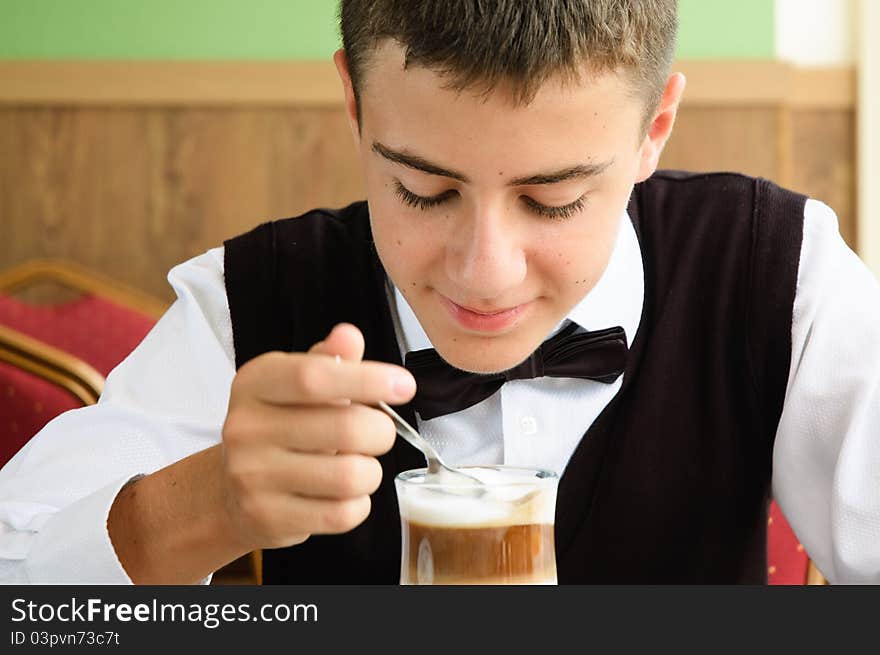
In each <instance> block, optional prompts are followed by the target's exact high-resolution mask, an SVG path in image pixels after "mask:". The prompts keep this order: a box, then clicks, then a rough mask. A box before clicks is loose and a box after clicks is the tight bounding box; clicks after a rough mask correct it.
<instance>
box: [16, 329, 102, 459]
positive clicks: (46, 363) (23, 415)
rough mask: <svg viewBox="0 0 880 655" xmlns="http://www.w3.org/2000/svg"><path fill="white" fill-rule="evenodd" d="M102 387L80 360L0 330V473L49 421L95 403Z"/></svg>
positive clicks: (34, 341)
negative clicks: (0, 437)
mask: <svg viewBox="0 0 880 655" xmlns="http://www.w3.org/2000/svg"><path fill="white" fill-rule="evenodd" d="M103 386H104V378H103V377H102V376H101V374H100V373H98V372H97V371H96V370H95V369H94V368H92V367H91V366H89V365H88V364H86V363H85V362H83V361H82V360H80V359H78V358H76V357H73V356H71V355H69V354H67V353H65V352H62V351H60V350H58V349H57V348H53V347H51V346H49V345H47V344H45V343H42V342H40V341H37V340H36V339H32V338H30V337H28V336H27V335H25V334H22V333H20V332H18V331H16V330H12V329H10V328H8V327H5V326H2V325H0V434H2V435H3V438H2V439H0V467H2V466H3V465H5V464H6V462H8V461H9V460H10V459H12V457H13V455H15V453H17V452H18V451H19V450H20V449H21V448H22V446H24V445H25V444H26V443H27V441H28V439H30V438H31V437H32V436H33V435H34V434H35V433H37V432H38V431H39V430H41V429H42V428H43V426H44V425H45V424H46V423H48V422H49V421H50V420H52V419H53V418H54V417H55V416H57V415H58V414H60V413H62V412H65V411H67V410H69V409H74V408H76V407H82V406H84V405H91V404H93V403H95V402H97V400H98V396H100V394H101V389H102V388H103Z"/></svg>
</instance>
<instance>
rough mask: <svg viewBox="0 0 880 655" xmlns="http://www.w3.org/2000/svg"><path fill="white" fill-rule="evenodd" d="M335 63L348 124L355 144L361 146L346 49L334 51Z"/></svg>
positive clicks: (355, 101) (355, 102)
mask: <svg viewBox="0 0 880 655" xmlns="http://www.w3.org/2000/svg"><path fill="white" fill-rule="evenodd" d="M333 63H334V64H336V70H337V72H338V73H339V79H340V81H341V82H342V91H343V92H344V93H345V114H346V116H347V117H348V125H349V127H350V128H351V134H352V136H353V137H354V141H355V145H358V146H359V145H360V142H361V131H360V125H359V124H358V110H357V100H356V99H355V95H354V86H352V83H351V74H350V73H349V71H348V57H346V56H345V50H342V49H341V48H340V49H339V50H337V51H336V52H335V53H333Z"/></svg>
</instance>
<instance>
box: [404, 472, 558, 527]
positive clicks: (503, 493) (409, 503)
mask: <svg viewBox="0 0 880 655" xmlns="http://www.w3.org/2000/svg"><path fill="white" fill-rule="evenodd" d="M466 472H467V473H468V475H472V476H473V477H475V478H477V479H478V480H480V481H481V482H483V483H484V484H485V485H486V487H485V491H486V493H485V494H483V495H482V496H479V497H475V496H472V495H470V494H468V493H466V492H465V493H455V491H454V490H453V491H447V490H443V489H437V488H435V487H433V486H432V485H431V484H430V483H429V484H423V483H422V480H421V479H420V478H419V479H415V480H412V481H411V482H409V483H407V484H406V486H405V491H404V492H403V493H401V494H400V495H401V497H400V499H399V503H400V513H401V515H402V516H403V518H405V519H406V520H407V521H412V522H416V523H422V524H424V525H433V526H438V527H497V526H504V525H527V524H531V523H545V524H552V523H553V519H554V516H555V513H556V482H557V481H556V479H553V478H550V479H538V478H535V476H534V472H532V471H528V470H517V469H504V470H502V469H497V468H496V469H490V468H476V467H475V468H471V467H468V468H467V469H466ZM536 492H537V493H536Z"/></svg>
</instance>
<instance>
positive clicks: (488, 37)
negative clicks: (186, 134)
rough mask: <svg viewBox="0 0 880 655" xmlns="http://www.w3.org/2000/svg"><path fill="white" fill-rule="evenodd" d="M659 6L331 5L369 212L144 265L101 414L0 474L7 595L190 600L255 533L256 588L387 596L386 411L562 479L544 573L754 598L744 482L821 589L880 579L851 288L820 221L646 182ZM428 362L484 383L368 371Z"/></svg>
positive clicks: (667, 80) (389, 439) (866, 299)
mask: <svg viewBox="0 0 880 655" xmlns="http://www.w3.org/2000/svg"><path fill="white" fill-rule="evenodd" d="M675 12H676V7H675V2H674V1H673V0H649V1H643V2H635V1H633V2H619V1H617V0H615V1H612V0H580V1H575V2H572V1H563V0H535V1H533V2H521V1H519V0H497V1H495V2H479V1H476V0H471V1H463V0H462V1H456V2H453V1H449V2H432V3H424V2H404V1H394V0H373V1H363V0H343V2H342V3H341V23H342V32H343V46H344V47H343V50H342V51H340V52H338V53H337V54H336V55H335V61H336V64H337V68H338V70H339V74H340V77H341V80H342V83H343V87H344V89H345V98H346V100H345V104H346V110H347V114H348V118H349V122H350V124H351V130H352V134H353V137H354V141H355V145H356V147H357V149H358V152H359V156H360V159H361V162H362V165H363V173H364V178H365V181H366V188H367V197H368V203H369V204H368V205H367V204H364V203H358V204H355V205H352V206H351V207H348V208H345V209H342V210H338V211H333V212H331V211H325V210H318V211H314V212H310V213H308V214H306V215H305V216H303V217H300V218H298V219H296V220H292V221H291V220H288V221H280V222H277V223H273V224H268V225H264V226H261V227H259V228H257V229H256V230H254V231H253V232H251V233H249V234H246V235H242V236H241V237H238V238H236V239H233V240H230V241H228V242H227V243H226V244H225V247H224V248H222V249H216V250H213V251H210V252H208V253H207V254H205V255H203V256H201V257H197V258H195V259H194V260H192V261H190V262H187V263H186V264H183V265H181V266H180V267H178V268H176V269H175V270H174V271H172V273H171V275H170V280H171V282H172V284H173V285H174V287H175V289H176V291H177V293H178V296H179V300H178V302H177V303H175V305H174V306H173V307H172V308H171V309H170V310H169V312H168V313H167V315H166V316H165V317H164V318H163V319H162V320H161V321H160V323H159V324H158V325H157V327H156V328H155V330H154V331H153V332H152V333H151V334H150V335H149V336H148V337H147V338H146V339H145V341H144V342H143V344H142V345H141V346H140V347H139V348H138V349H137V350H136V351H135V353H133V354H132V356H131V357H130V358H129V359H128V360H126V362H124V363H123V364H122V365H121V366H120V367H119V368H118V369H117V370H116V371H114V373H113V374H111V376H110V377H109V378H108V381H107V389H106V392H105V394H104V396H103V398H102V401H101V403H100V404H99V405H97V406H96V407H93V408H88V409H85V410H81V411H78V412H73V413H70V414H67V415H64V416H62V417H61V418H59V419H58V420H56V421H54V422H53V423H52V424H50V425H49V426H47V427H46V428H45V430H44V431H43V432H42V433H41V434H40V435H39V436H38V437H36V438H35V439H34V440H33V441H32V442H31V443H30V444H29V445H28V446H27V447H26V448H25V449H24V450H23V451H22V452H21V453H19V455H18V456H17V457H16V458H15V459H14V460H13V461H12V462H11V463H10V464H9V465H8V466H7V467H6V468H5V469H4V471H3V472H2V478H0V501H2V504H0V520H2V522H3V525H4V534H3V535H2V537H0V539H2V542H0V543H2V553H3V557H4V558H5V561H4V562H3V567H4V568H3V571H4V575H5V576H6V577H7V579H10V580H20V581H32V582H68V581H81V582H113V581H120V582H126V581H129V580H131V581H133V582H136V583H191V582H197V581H199V580H203V579H205V578H207V577H208V576H209V575H210V574H211V572H212V571H214V570H216V569H217V568H218V567H219V566H221V565H223V564H224V563H226V562H229V561H231V560H233V559H234V558H236V557H238V556H240V555H242V554H244V553H246V552H248V551H250V550H252V549H255V548H263V549H269V550H266V552H265V554H264V558H265V559H264V567H265V568H264V577H265V580H266V581H267V582H289V583H298V584H305V583H328V582H330V583H332V582H344V583H355V582H369V583H396V582H397V581H398V574H399V559H398V558H399V523H398V517H397V508H396V500H395V497H394V492H393V485H392V480H393V477H394V475H395V474H396V473H398V472H399V471H401V470H405V469H408V468H415V467H418V466H421V465H422V464H423V460H422V458H421V455H420V454H419V453H417V452H416V451H415V450H413V449H412V448H411V447H410V446H408V445H407V444H405V443H402V442H395V436H394V430H393V427H392V425H391V423H390V421H389V420H388V418H387V417H386V416H384V415H383V414H382V413H381V412H379V411H378V410H376V409H375V408H374V406H375V404H376V403H377V402H378V401H380V400H384V401H386V402H388V403H391V404H397V405H404V407H403V408H402V411H403V412H404V416H405V417H406V418H408V419H410V420H411V421H415V420H416V419H417V418H418V427H419V428H420V430H421V431H422V432H423V434H425V436H426V437H427V438H428V439H430V440H432V442H433V443H434V444H435V445H436V446H437V448H438V449H439V450H440V452H441V454H442V455H443V456H444V458H445V459H446V460H447V461H449V462H451V463H453V464H458V465H461V464H489V463H501V462H503V463H507V464H519V465H528V466H541V467H546V468H551V469H554V470H556V471H557V472H559V473H561V474H563V475H562V479H561V482H560V488H559V500H558V507H557V532H556V536H557V540H556V541H557V544H556V545H557V566H558V573H559V580H560V582H563V583H565V582H641V583H655V582H661V583H662V582H710V583H731V582H746V583H748V582H751V583H754V582H761V581H764V580H765V579H766V577H765V576H766V562H765V556H764V552H765V547H766V544H765V531H766V504H767V498H768V494H769V493H770V486H771V481H772V487H773V493H774V495H775V497H776V498H777V499H778V501H779V503H780V505H781V506H782V508H783V509H784V511H785V512H786V513H787V515H788V516H789V518H790V520H791V523H792V525H793V527H794V529H795V530H796V531H797V533H798V535H799V537H800V538H801V540H802V542H803V543H804V544H805V546H806V548H807V551H808V552H809V553H810V554H811V556H812V557H813V558H814V559H815V560H816V561H817V563H818V565H819V567H820V569H821V570H822V571H823V572H824V573H825V575H826V576H828V577H829V578H830V579H831V580H832V581H841V582H846V581H873V582H878V581H880V548H878V543H880V484H878V473H877V472H878V470H880V444H878V436H877V435H878V434H880V366H878V364H880V338H878V336H877V335H878V328H880V310H878V307H880V303H878V302H877V301H878V300H880V290H878V286H877V284H876V282H875V281H874V280H873V279H872V278H871V276H870V275H869V274H868V273H867V271H866V270H865V269H864V267H862V266H861V265H860V263H859V262H858V260H857V259H856V258H855V257H854V256H853V255H852V253H851V252H850V251H849V250H848V249H847V248H846V247H845V246H844V245H843V243H842V241H841V240H840V238H839V236H838V235H837V233H836V219H835V218H834V215H833V213H832V212H831V211H830V210H829V209H828V208H827V207H825V206H823V205H821V204H820V203H817V202H815V201H808V200H806V199H805V198H803V197H801V196H798V195H796V194H793V193H790V192H787V191H784V190H781V189H779V188H777V187H775V186H773V185H772V184H769V183H767V182H764V181H759V180H751V179H748V178H745V177H742V176H737V175H727V174H716V175H704V176H687V175H682V174H668V173H660V174H656V175H654V173H655V170H656V167H657V162H658V159H659V156H660V153H661V151H662V149H663V146H664V144H665V143H666V140H667V139H668V138H669V135H670V133H671V130H672V126H673V123H674V120H675V115H676V110H677V107H678V104H679V100H680V98H681V96H682V93H683V89H684V79H683V77H682V76H681V75H669V67H670V62H671V59H672V55H673V50H674V36H675V29H676V16H675ZM841 325H845V326H846V330H847V331H846V334H845V335H843V334H839V332H840V327H839V326H841ZM573 330H574V331H577V332H579V333H583V332H584V331H586V332H588V333H590V334H592V335H594V336H595V339H592V343H593V346H591V347H589V348H587V349H586V350H585V351H584V352H580V353H574V354H573V356H572V357H570V358H568V359H567V364H566V365H569V364H570V366H571V367H572V368H571V369H570V372H569V373H567V374H559V373H555V372H553V371H551V370H550V369H551V365H550V363H549V362H543V361H540V360H539V358H538V355H540V353H541V344H542V342H543V341H544V340H545V339H548V338H556V337H560V338H561V335H567V334H568V333H570V332H572V331H573ZM429 349H436V353H437V354H438V355H439V356H440V357H441V358H442V360H445V362H446V363H448V364H449V365H451V366H452V367H454V369H458V370H459V371H462V372H476V373H479V374H488V373H494V372H499V371H510V370H514V371H515V373H513V374H510V375H507V376H506V377H507V378H510V379H509V380H508V381H506V382H505V383H504V384H502V385H501V386H500V387H498V388H497V389H495V390H494V391H492V390H490V393H489V395H488V396H483V397H479V396H477V397H474V396H473V394H472V393H471V392H470V389H471V388H470V387H468V384H469V382H468V381H467V380H464V382H463V385H464V386H462V387H456V389H461V390H462V391H461V393H456V394H450V393H444V392H448V391H449V389H450V388H451V383H449V382H448V380H449V379H450V376H454V375H455V371H454V370H449V369H446V370H444V371H441V373H442V374H443V375H445V376H446V378H445V379H446V380H447V382H446V383H437V382H432V380H431V378H430V377H428V375H427V374H426V373H425V374H423V373H422V371H421V370H420V369H419V368H418V367H417V366H415V365H414V364H412V363H410V369H411V370H412V373H411V372H410V371H408V370H407V368H404V367H402V366H400V364H402V363H404V362H406V361H407V360H409V361H410V362H412V361H414V359H418V358H417V357H416V358H414V357H413V356H412V355H411V354H412V353H416V352H418V351H425V350H429ZM533 353H538V354H537V355H535V357H533V356H532V355H533ZM422 355H423V356H424V355H425V353H422ZM524 361H527V362H528V364H527V365H525V366H521V363H523V362H524ZM441 364H442V361H441ZM581 366H583V367H584V368H585V370H584V371H580V370H578V371H575V368H577V369H580V367H581ZM525 369H529V370H531V371H532V372H531V373H528V374H527V373H523V371H524V370H525ZM545 369H546V370H545ZM542 373H547V375H543V374H542ZM413 374H415V375H416V376H418V378H419V379H418V392H417V384H416V379H414V375H413ZM484 379H485V378H484ZM473 386H476V385H471V387H473ZM414 396H415V398H414ZM447 396H456V397H453V398H450V397H447ZM415 412H418V415H416V413H415ZM144 474H147V475H144ZM62 475H63V477H64V481H63V482H62V481H61V479H62ZM105 524H106V528H105Z"/></svg>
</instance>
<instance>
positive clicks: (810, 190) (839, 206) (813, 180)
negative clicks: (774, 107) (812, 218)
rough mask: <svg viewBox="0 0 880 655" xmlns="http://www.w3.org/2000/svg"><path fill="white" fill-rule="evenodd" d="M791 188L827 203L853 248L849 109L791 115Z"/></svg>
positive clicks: (852, 146)
mask: <svg viewBox="0 0 880 655" xmlns="http://www.w3.org/2000/svg"><path fill="white" fill-rule="evenodd" d="M791 148H792V162H793V165H792V179H791V187H792V188H793V189H795V190H796V191H800V192H801V193H805V194H807V195H809V196H811V197H813V198H816V199H818V200H821V201H822V202H824V203H826V204H827V205H829V206H830V207H831V208H832V209H833V210H834V211H835V212H836V213H837V217H838V219H839V221H840V233H841V235H842V236H843V238H844V240H846V242H847V243H848V244H849V246H850V247H851V248H853V249H854V250H855V249H856V246H857V245H858V244H857V243H856V242H857V229H856V166H855V165H856V125H855V115H854V112H853V111H852V110H833V109H829V110H826V109H810V110H799V111H795V112H793V114H792V142H791Z"/></svg>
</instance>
